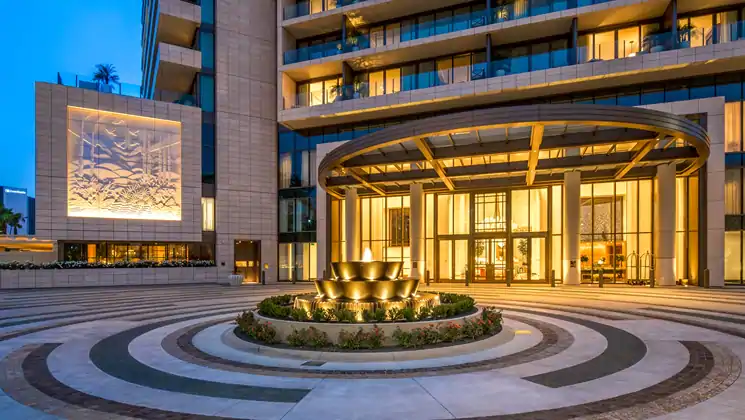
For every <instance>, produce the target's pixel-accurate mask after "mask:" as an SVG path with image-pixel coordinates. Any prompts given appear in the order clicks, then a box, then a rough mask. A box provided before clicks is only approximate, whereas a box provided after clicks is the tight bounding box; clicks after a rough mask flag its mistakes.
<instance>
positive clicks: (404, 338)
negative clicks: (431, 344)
mask: <svg viewBox="0 0 745 420" xmlns="http://www.w3.org/2000/svg"><path fill="white" fill-rule="evenodd" d="M392 338H393V340H395V341H396V344H397V345H399V346H400V347H406V348H409V347H414V346H415V343H414V335H413V334H412V333H411V332H408V331H404V330H402V329H401V327H398V328H396V331H393V335H392Z"/></svg>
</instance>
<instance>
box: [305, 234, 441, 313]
mask: <svg viewBox="0 0 745 420" xmlns="http://www.w3.org/2000/svg"><path fill="white" fill-rule="evenodd" d="M402 268H403V263H402V262H400V261H392V262H385V261H373V260H372V253H371V252H370V250H369V249H366V250H365V254H364V257H363V259H362V261H347V262H333V263H331V277H330V278H328V279H320V280H316V281H315V284H316V290H317V291H318V294H317V295H316V296H314V297H313V298H312V299H311V298H310V297H304V296H303V297H298V299H296V300H295V307H302V308H304V309H306V310H308V311H311V310H313V309H315V308H323V309H332V308H344V309H350V310H353V311H355V312H357V313H358V314H360V313H361V312H362V311H367V310H374V309H377V308H383V309H386V310H388V309H390V308H394V307H397V308H404V307H407V306H408V307H413V308H414V309H418V308H419V307H421V306H434V305H436V304H438V303H439V300H438V299H437V295H436V294H433V293H424V294H417V288H418V287H419V279H414V278H404V277H402V276H401V270H402Z"/></svg>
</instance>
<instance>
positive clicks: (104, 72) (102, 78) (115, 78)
mask: <svg viewBox="0 0 745 420" xmlns="http://www.w3.org/2000/svg"><path fill="white" fill-rule="evenodd" d="M93 80H94V81H96V82H99V83H102V84H104V85H112V84H114V85H118V84H119V75H118V74H116V67H114V65H113V64H96V71H95V72H93Z"/></svg>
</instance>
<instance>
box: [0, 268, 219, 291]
mask: <svg viewBox="0 0 745 420" xmlns="http://www.w3.org/2000/svg"><path fill="white" fill-rule="evenodd" d="M221 280H222V282H227V280H228V279H220V278H219V277H218V273H217V267H157V268H81V269H57V270H0V289H23V288H49V287H86V286H130V285H156V284H196V283H219V282H220V281H221Z"/></svg>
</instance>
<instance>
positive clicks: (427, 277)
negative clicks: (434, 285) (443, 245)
mask: <svg viewBox="0 0 745 420" xmlns="http://www.w3.org/2000/svg"><path fill="white" fill-rule="evenodd" d="M424 283H425V284H426V285H427V287H429V270H427V272H426V273H425V274H424Z"/></svg>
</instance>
